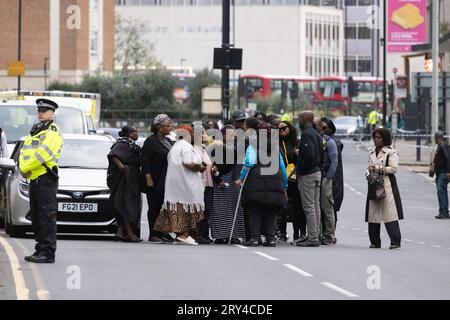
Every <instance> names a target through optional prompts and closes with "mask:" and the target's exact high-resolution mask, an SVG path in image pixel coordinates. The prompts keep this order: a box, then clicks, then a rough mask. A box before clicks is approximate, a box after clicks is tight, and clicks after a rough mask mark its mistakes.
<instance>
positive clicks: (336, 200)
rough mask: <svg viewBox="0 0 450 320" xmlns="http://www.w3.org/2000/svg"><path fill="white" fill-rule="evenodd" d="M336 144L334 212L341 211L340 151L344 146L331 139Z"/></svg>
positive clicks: (342, 177)
mask: <svg viewBox="0 0 450 320" xmlns="http://www.w3.org/2000/svg"><path fill="white" fill-rule="evenodd" d="M333 140H334V141H335V142H336V146H337V150H338V166H337V168H336V175H335V176H334V178H333V199H334V211H335V212H338V211H339V210H341V205H342V201H343V200H344V169H343V166H342V150H343V149H344V145H343V143H342V142H341V140H339V139H337V138H335V137H333Z"/></svg>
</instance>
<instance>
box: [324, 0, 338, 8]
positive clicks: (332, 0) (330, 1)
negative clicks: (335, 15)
mask: <svg viewBox="0 0 450 320" xmlns="http://www.w3.org/2000/svg"><path fill="white" fill-rule="evenodd" d="M322 6H330V7H336V6H337V0H322Z"/></svg>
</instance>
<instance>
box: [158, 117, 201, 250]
mask: <svg viewBox="0 0 450 320" xmlns="http://www.w3.org/2000/svg"><path fill="white" fill-rule="evenodd" d="M177 137H178V140H177V142H175V144H174V145H173V147H172V149H171V150H170V152H169V154H168V156H167V161H168V167H167V176H166V185H165V191H164V203H163V206H162V209H161V212H160V213H159V216H158V219H157V220H156V223H155V230H158V231H160V232H173V233H175V234H176V235H177V240H178V241H180V242H181V243H184V244H188V245H197V244H198V243H197V242H196V241H195V240H194V239H193V238H192V237H191V234H193V233H194V232H195V231H196V230H197V227H198V224H199V222H200V221H201V220H202V219H203V211H204V209H205V203H204V191H205V186H204V184H203V182H202V175H201V173H203V172H205V171H206V169H207V165H206V164H205V163H202V160H201V158H200V157H198V156H197V154H196V152H195V150H194V146H193V144H194V129H193V128H192V127H191V126H190V125H181V126H178V128H177Z"/></svg>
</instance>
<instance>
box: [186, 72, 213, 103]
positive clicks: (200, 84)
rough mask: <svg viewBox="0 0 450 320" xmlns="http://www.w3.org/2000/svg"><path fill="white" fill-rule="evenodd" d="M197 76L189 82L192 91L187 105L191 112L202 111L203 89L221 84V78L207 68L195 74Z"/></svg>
mask: <svg viewBox="0 0 450 320" xmlns="http://www.w3.org/2000/svg"><path fill="white" fill-rule="evenodd" d="M195 74H196V76H195V77H194V78H192V79H189V80H188V81H187V85H188V87H189V90H190V94H189V98H188V100H187V105H188V108H189V109H190V110H193V111H200V110H201V109H202V89H203V88H205V87H208V86H211V85H214V84H220V81H221V80H220V77H219V76H218V75H216V74H215V73H214V72H213V71H212V70H209V69H207V68H205V69H203V70H199V71H196V72H195Z"/></svg>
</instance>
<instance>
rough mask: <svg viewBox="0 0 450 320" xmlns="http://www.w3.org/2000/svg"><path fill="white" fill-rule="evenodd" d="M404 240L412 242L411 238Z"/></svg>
mask: <svg viewBox="0 0 450 320" xmlns="http://www.w3.org/2000/svg"><path fill="white" fill-rule="evenodd" d="M403 240H404V241H406V242H412V240H411V239H403Z"/></svg>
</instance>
